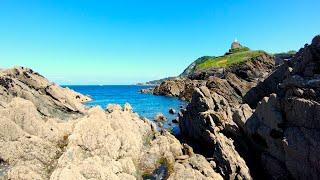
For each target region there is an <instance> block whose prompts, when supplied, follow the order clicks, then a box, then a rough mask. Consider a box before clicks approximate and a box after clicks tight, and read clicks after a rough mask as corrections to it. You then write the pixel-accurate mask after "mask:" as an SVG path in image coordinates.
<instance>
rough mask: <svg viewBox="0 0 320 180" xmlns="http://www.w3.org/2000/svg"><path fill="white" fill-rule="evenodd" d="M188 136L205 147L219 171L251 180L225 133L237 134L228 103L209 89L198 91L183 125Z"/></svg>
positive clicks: (183, 130)
mask: <svg viewBox="0 0 320 180" xmlns="http://www.w3.org/2000/svg"><path fill="white" fill-rule="evenodd" d="M179 125H180V128H181V132H182V134H184V135H185V136H187V137H189V138H192V139H194V140H196V141H197V142H198V143H201V144H203V145H204V147H206V148H207V150H208V151H212V153H210V156H212V157H213V158H214V160H215V163H216V167H215V170H216V171H217V172H219V173H220V174H222V175H223V176H224V178H226V179H251V175H250V172H249V168H248V167H247V165H246V162H245V161H244V160H243V159H242V158H241V156H240V155H239V153H238V152H237V151H236V149H235V146H234V144H233V140H232V139H230V138H228V137H227V136H226V135H225V134H224V133H225V132H228V133H230V134H234V135H237V134H238V133H239V132H238V130H237V125H236V124H235V123H234V122H233V121H232V112H231V108H230V106H229V104H228V101H227V100H226V99H225V98H224V97H222V96H220V95H219V94H217V93H215V92H212V93H211V92H210V91H209V89H208V88H207V87H205V86H202V87H200V88H197V89H196V90H195V91H194V93H193V96H192V100H191V103H190V104H189V105H188V106H187V109H186V111H184V112H183V117H182V119H181V120H180V122H179Z"/></svg>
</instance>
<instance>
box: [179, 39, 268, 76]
mask: <svg viewBox="0 0 320 180" xmlns="http://www.w3.org/2000/svg"><path fill="white" fill-rule="evenodd" d="M264 54H267V53H266V52H264V51H252V50H250V49H249V48H248V47H245V46H242V45H241V44H240V43H239V42H237V41H235V42H233V43H232V44H231V48H230V49H229V51H228V52H226V53H225V54H224V55H223V56H218V57H216V56H203V57H201V58H198V59H197V60H195V61H194V62H193V63H191V64H190V65H189V66H188V67H187V68H186V69H185V70H184V71H183V73H182V74H180V76H181V77H186V76H189V75H191V74H193V73H195V72H197V71H203V70H206V69H210V68H220V67H228V66H230V65H233V64H237V63H241V62H244V61H247V60H250V59H254V58H256V57H259V56H262V55H264Z"/></svg>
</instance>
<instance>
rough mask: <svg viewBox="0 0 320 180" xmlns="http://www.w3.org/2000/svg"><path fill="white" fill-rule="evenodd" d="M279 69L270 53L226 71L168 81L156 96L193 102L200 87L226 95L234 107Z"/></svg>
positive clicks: (159, 88) (209, 71) (200, 72)
mask: <svg viewBox="0 0 320 180" xmlns="http://www.w3.org/2000/svg"><path fill="white" fill-rule="evenodd" d="M274 68H275V62H274V57H273V56H270V55H268V54H266V53H263V54H262V55H261V56H258V57H254V58H252V59H249V60H247V61H245V62H242V63H239V64H235V65H231V66H228V67H225V68H211V69H206V70H202V71H196V72H194V73H191V74H188V76H185V75H184V76H183V78H179V79H175V80H167V81H164V82H162V83H161V84H160V85H158V86H156V87H155V89H154V94H156V95H166V96H176V97H179V98H181V99H183V100H187V101H191V98H192V92H193V91H194V90H195V89H196V88H199V87H200V86H207V87H208V88H209V89H210V91H213V92H216V93H218V94H219V95H221V96H223V97H224V98H225V99H227V100H228V101H229V103H230V104H231V105H232V106H233V105H237V104H239V103H241V102H242V97H243V96H245V95H246V94H247V92H248V91H249V90H250V88H252V87H254V86H255V85H256V84H257V83H258V82H259V81H261V80H263V79H265V78H266V76H267V75H268V74H269V73H270V72H272V70H273V69H274Z"/></svg>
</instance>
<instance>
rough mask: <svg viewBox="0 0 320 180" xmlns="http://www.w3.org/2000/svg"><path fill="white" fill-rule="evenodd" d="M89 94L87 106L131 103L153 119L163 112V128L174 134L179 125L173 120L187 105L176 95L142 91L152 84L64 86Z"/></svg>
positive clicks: (135, 110)
mask: <svg viewBox="0 0 320 180" xmlns="http://www.w3.org/2000/svg"><path fill="white" fill-rule="evenodd" d="M64 87H68V88H70V89H73V90H75V91H77V92H80V93H81V94H84V95H89V96H90V97H91V98H92V101H90V102H87V103H86V105H87V106H97V105H99V106H101V107H102V108H106V107H107V106H108V104H120V105H121V106H123V105H124V104H125V103H129V104H130V105H131V106H132V108H133V111H134V112H136V113H138V114H139V115H140V116H141V117H144V118H147V119H149V120H151V121H153V120H154V117H155V116H156V115H157V114H158V113H162V114H163V115H164V116H165V117H166V118H167V121H165V122H163V128H166V129H169V130H170V131H171V132H172V133H173V134H175V135H177V134H179V132H180V131H179V127H178V125H177V124H174V123H172V120H173V119H175V118H176V117H177V116H178V114H177V113H178V112H179V111H180V109H181V108H184V107H185V106H186V104H187V103H186V102H185V101H182V100H179V99H178V98H176V97H166V96H156V95H153V94H143V93H140V90H141V89H145V88H150V87H151V86H138V85H90V86H87V85H72V86H71V85H68V86H64ZM170 108H173V109H175V110H176V113H175V114H170V113H169V109H170Z"/></svg>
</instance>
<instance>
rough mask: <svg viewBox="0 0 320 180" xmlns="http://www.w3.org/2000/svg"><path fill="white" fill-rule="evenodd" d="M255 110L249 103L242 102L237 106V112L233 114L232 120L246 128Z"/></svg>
mask: <svg viewBox="0 0 320 180" xmlns="http://www.w3.org/2000/svg"><path fill="white" fill-rule="evenodd" d="M252 113H253V111H252V109H251V108H250V106H249V105H248V104H241V105H239V106H238V107H236V110H235V112H234V113H233V115H232V120H233V121H234V122H235V123H236V124H237V125H238V127H241V128H242V129H243V128H244V125H245V123H246V122H247V120H248V119H249V118H250V117H251V115H252Z"/></svg>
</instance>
